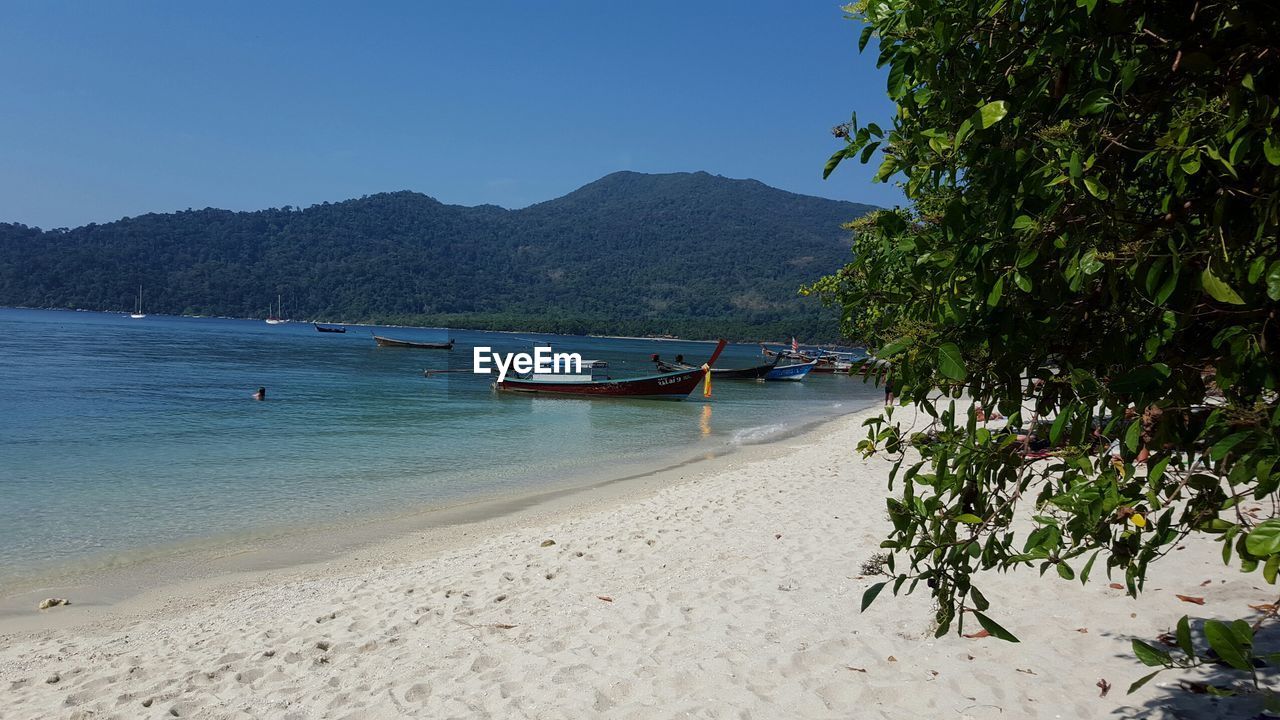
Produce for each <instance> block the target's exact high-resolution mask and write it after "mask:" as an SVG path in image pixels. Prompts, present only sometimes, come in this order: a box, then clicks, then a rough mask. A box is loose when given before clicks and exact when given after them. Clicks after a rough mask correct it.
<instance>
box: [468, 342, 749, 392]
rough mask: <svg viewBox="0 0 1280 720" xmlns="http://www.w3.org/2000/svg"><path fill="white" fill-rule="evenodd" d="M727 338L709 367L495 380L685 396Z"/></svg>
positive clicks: (540, 387) (514, 388)
mask: <svg viewBox="0 0 1280 720" xmlns="http://www.w3.org/2000/svg"><path fill="white" fill-rule="evenodd" d="M724 346H725V341H724V340H721V341H720V342H719V344H717V345H716V349H715V352H713V353H712V354H711V359H710V360H708V361H707V365H706V367H697V368H691V369H687V370H676V371H674V372H666V373H662V374H661V375H649V376H646V377H638V378H624V379H621V380H614V379H612V378H606V379H602V380H597V379H595V378H594V377H593V376H592V375H589V374H585V373H584V374H581V375H564V374H562V375H555V374H546V375H535V374H532V373H530V374H528V375H524V376H522V377H514V378H512V377H508V378H505V379H503V380H500V381H497V382H495V383H494V384H493V386H494V388H495V389H497V390H504V391H509V392H522V393H541V394H546V395H560V396H581V397H605V398H631V399H635V400H683V399H685V398H686V397H688V396H689V393H691V392H693V389H694V388H696V387H697V386H698V383H699V382H701V381H702V379H703V378H705V377H706V376H707V369H708V368H710V367H711V366H712V365H714V364H715V362H716V358H718V357H720V352H721V351H723V350H724Z"/></svg>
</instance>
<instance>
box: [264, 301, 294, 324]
mask: <svg viewBox="0 0 1280 720" xmlns="http://www.w3.org/2000/svg"><path fill="white" fill-rule="evenodd" d="M276 304H277V305H279V306H280V309H279V311H278V312H279V314H276V313H275V312H272V313H268V314H267V324H268V325H282V324H284V323H287V322H289V321H288V320H285V319H284V317H282V316H283V315H284V300H282V299H281V298H280V296H279V295H277V296H276Z"/></svg>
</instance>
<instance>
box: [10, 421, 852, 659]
mask: <svg viewBox="0 0 1280 720" xmlns="http://www.w3.org/2000/svg"><path fill="white" fill-rule="evenodd" d="M871 407H874V403H871V402H869V404H868V405H867V406H864V407H857V406H855V407H851V408H849V409H847V410H843V411H842V412H840V413H837V414H834V415H830V416H824V417H822V418H819V419H816V420H811V421H808V422H800V423H797V424H796V425H794V426H790V427H787V428H785V429H783V430H781V431H779V432H778V433H776V434H773V435H770V436H768V437H767V438H765V439H764V440H763V441H758V442H757V441H743V442H733V441H732V440H729V441H726V442H724V443H720V444H717V445H716V446H715V447H711V448H705V449H699V448H697V446H696V445H690V446H689V447H687V448H684V449H683V452H681V453H676V454H673V455H672V456H670V457H666V458H664V459H662V460H661V461H657V462H655V463H652V464H650V463H632V464H629V465H624V466H623V472H622V473H620V474H619V473H617V472H613V473H608V472H605V473H601V472H599V471H584V472H581V473H579V474H576V475H574V476H573V477H572V478H568V479H566V480H564V481H562V482H560V483H555V484H552V485H549V486H542V487H537V488H535V489H531V490H526V491H521V492H514V493H499V494H492V495H481V496H478V497H475V498H472V499H468V500H465V501H461V502H451V503H445V504H426V505H421V506H417V507H413V508H409V509H406V510H402V511H398V512H394V513H370V514H360V515H354V516H350V517H343V518H342V519H341V520H340V521H339V522H338V523H335V524H334V525H318V524H316V523H310V524H307V525H304V526H282V527H277V528H269V529H263V531H261V532H257V533H240V534H236V535H232V536H226V535H222V536H213V537H206V538H199V539H195V540H191V541H187V542H179V543H162V544H160V545H157V546H153V547H148V548H138V549H134V550H131V551H129V552H127V553H116V554H112V555H108V556H93V557H89V558H83V559H81V560H79V561H76V562H73V563H70V564H68V565H63V566H59V567H56V568H50V569H45V570H39V571H36V572H35V573H33V574H31V575H30V576H18V577H16V578H14V579H13V581H11V582H10V583H9V585H8V587H7V588H3V589H0V637H4V636H7V635H12V634H23V633H29V632H37V631H41V630H47V629H54V628H68V627H77V626H81V625H85V624H96V623H102V622H104V621H105V622H108V623H109V622H111V620H112V619H113V618H114V617H115V616H117V615H125V616H127V615H130V614H132V613H133V612H135V610H136V608H135V606H145V605H147V604H149V602H151V599H152V598H155V597H163V596H165V595H166V594H168V593H175V592H176V593H179V594H180V593H183V592H184V591H185V592H188V593H190V592H196V591H203V590H205V589H207V588H208V587H210V586H220V585H230V584H242V583H244V582H257V581H260V580H263V579H267V578H269V577H270V576H272V575H273V574H290V573H293V572H305V571H308V570H316V571H322V569H323V568H324V566H325V565H326V564H329V563H340V564H344V565H346V564H352V563H358V562H360V561H359V555H360V554H361V553H362V552H364V553H373V554H376V555H385V554H386V551H387V548H389V547H391V546H395V545H398V544H401V543H403V542H405V541H409V540H412V541H415V542H418V543H420V544H421V543H425V544H428V545H430V544H433V543H439V546H440V547H447V546H449V545H451V544H453V543H456V542H458V541H460V540H461V539H462V538H467V537H470V535H471V532H472V529H474V531H475V532H476V533H477V534H483V533H484V532H489V531H495V532H501V531H503V530H505V529H509V527H513V526H521V525H524V524H528V523H531V522H538V521H542V520H546V519H547V518H549V517H556V516H560V515H564V514H571V513H580V512H589V511H591V510H595V509H598V508H599V507H602V506H605V505H611V504H617V503H621V502H625V501H627V500H628V499H631V498H633V497H634V496H636V495H637V494H648V493H652V492H654V491H656V490H657V489H660V488H662V487H666V486H669V485H671V484H675V483H680V482H685V481H687V480H688V479H689V478H691V477H698V476H700V475H704V474H709V473H715V472H719V471H723V470H724V469H725V468H726V467H727V466H732V465H734V464H736V463H744V462H751V461H752V460H753V459H758V458H759V457H761V456H763V455H770V454H772V453H773V452H775V446H776V445H778V444H780V443H785V442H788V441H792V440H799V441H801V442H803V441H805V440H806V439H810V440H812V439H814V438H817V437H820V436H822V435H823V434H824V433H826V432H827V431H829V428H830V427H831V426H832V425H834V424H836V423H839V422H840V421H841V420H842V419H844V418H846V417H848V416H849V415H853V414H859V413H863V412H865V411H867V410H869V409H870V408H871ZM47 597H62V598H67V599H69V600H71V604H70V605H68V606H64V607H61V608H58V610H57V611H56V612H48V611H38V610H36V609H35V608H36V605H37V604H38V603H39V602H40V601H41V600H43V599H44V598H47Z"/></svg>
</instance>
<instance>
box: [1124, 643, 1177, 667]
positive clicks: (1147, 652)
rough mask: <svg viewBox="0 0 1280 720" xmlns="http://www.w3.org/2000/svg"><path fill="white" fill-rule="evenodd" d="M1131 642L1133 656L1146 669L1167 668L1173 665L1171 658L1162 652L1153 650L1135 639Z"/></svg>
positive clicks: (1156, 649)
mask: <svg viewBox="0 0 1280 720" xmlns="http://www.w3.org/2000/svg"><path fill="white" fill-rule="evenodd" d="M1132 642H1133V654H1134V655H1137V656H1138V659H1139V660H1141V661H1142V664H1143V665H1146V666H1148V667H1157V666H1164V667H1169V666H1170V665H1173V658H1172V657H1170V656H1169V653H1167V652H1165V651H1164V650H1160V649H1158V648H1154V647H1152V646H1150V645H1148V644H1146V643H1144V642H1142V641H1141V640H1138V639H1136V638H1135V639H1134V640H1133V641H1132Z"/></svg>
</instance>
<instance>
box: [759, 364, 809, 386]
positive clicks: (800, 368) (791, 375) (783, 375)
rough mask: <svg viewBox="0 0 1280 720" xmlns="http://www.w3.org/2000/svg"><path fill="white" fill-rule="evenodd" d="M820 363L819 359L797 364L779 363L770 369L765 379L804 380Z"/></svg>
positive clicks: (771, 380)
mask: <svg viewBox="0 0 1280 720" xmlns="http://www.w3.org/2000/svg"><path fill="white" fill-rule="evenodd" d="M817 364H818V361H817V360H813V361H810V362H807V363H796V364H795V365H779V366H778V367H775V368H774V369H772V370H770V371H769V373H768V374H767V375H765V376H764V379H765V380H767V381H770V382H773V381H778V380H803V379H805V377H807V376H808V375H809V373H810V372H812V371H813V369H814V367H815V366H816V365H817Z"/></svg>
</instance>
